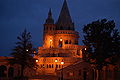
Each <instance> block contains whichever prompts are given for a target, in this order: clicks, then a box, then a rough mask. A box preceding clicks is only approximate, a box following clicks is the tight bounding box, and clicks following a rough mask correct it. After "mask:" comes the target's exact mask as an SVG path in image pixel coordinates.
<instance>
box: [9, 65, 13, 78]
mask: <svg viewBox="0 0 120 80" xmlns="http://www.w3.org/2000/svg"><path fill="white" fill-rule="evenodd" d="M8 77H14V68H13V67H10V68H9V69H8Z"/></svg>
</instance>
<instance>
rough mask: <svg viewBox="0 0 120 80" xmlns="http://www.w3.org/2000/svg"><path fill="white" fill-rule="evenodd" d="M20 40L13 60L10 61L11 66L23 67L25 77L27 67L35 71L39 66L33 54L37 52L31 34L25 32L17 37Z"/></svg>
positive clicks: (13, 53)
mask: <svg viewBox="0 0 120 80" xmlns="http://www.w3.org/2000/svg"><path fill="white" fill-rule="evenodd" d="M17 39H18V40H19V41H18V42H17V43H16V46H15V48H14V49H13V52H12V53H11V56H12V57H13V58H12V59H9V63H10V64H11V65H14V64H19V65H20V66H21V76H23V71H24V69H25V68H26V67H29V68H32V69H35V68H37V64H36V62H35V59H34V58H33V56H32V54H33V53H34V51H35V48H33V45H32V43H31V34H30V33H29V32H27V31H26V30H24V32H23V33H22V34H21V35H20V36H18V37H17Z"/></svg>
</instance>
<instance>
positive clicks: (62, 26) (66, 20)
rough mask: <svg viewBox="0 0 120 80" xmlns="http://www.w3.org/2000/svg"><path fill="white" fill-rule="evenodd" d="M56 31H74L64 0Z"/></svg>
mask: <svg viewBox="0 0 120 80" xmlns="http://www.w3.org/2000/svg"><path fill="white" fill-rule="evenodd" d="M56 25H57V27H56V28H57V29H58V30H74V25H73V23H72V19H71V16H70V13H69V9H68V6H67V1H66V0H64V3H63V6H62V9H61V12H60V15H59V18H58V21H57V22H56Z"/></svg>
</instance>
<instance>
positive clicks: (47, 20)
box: [45, 8, 54, 24]
mask: <svg viewBox="0 0 120 80" xmlns="http://www.w3.org/2000/svg"><path fill="white" fill-rule="evenodd" d="M45 24H54V20H53V18H52V12H51V8H50V9H49V12H48V18H47V19H46V22H45Z"/></svg>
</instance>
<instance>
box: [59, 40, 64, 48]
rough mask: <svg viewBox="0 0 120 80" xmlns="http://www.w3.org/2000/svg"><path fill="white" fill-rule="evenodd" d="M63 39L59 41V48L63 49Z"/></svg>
mask: <svg viewBox="0 0 120 80" xmlns="http://www.w3.org/2000/svg"><path fill="white" fill-rule="evenodd" d="M62 41H63V40H62V39H60V40H59V46H58V47H62Z"/></svg>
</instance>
